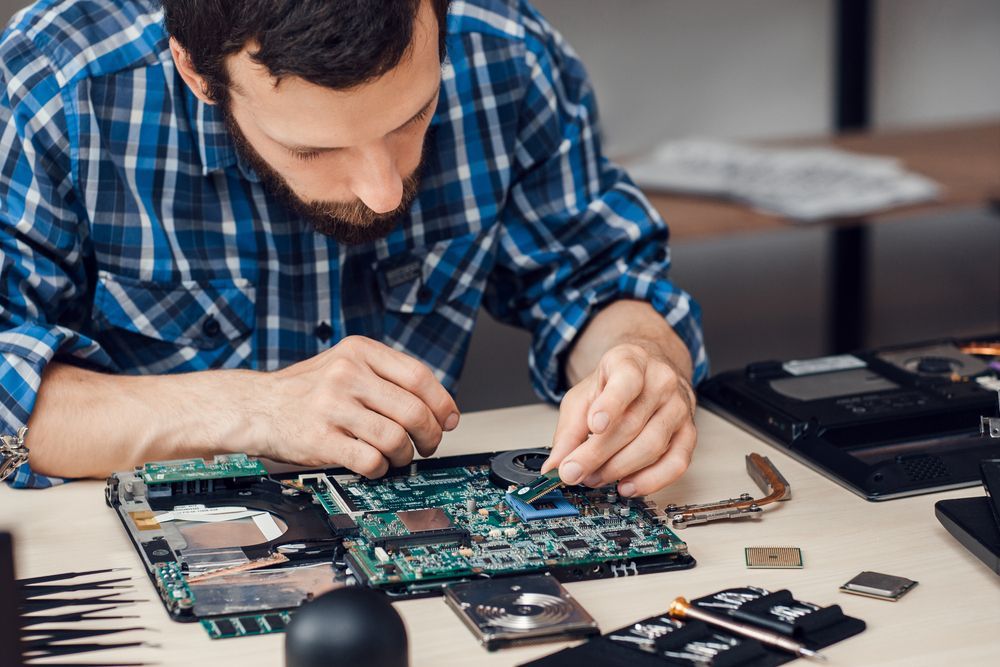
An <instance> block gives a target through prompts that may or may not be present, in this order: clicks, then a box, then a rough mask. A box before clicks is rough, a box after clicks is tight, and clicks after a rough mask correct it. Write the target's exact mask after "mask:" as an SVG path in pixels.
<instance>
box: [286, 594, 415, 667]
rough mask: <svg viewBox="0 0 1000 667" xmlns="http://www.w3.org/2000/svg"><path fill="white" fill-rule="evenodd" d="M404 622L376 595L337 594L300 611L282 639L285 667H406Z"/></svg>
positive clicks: (323, 597)
mask: <svg viewBox="0 0 1000 667" xmlns="http://www.w3.org/2000/svg"><path fill="white" fill-rule="evenodd" d="M407 665H409V653H408V651H407V647H406V628H405V627H404V626H403V619H402V618H400V617H399V614H398V613H397V612H396V610H395V609H393V608H392V605H391V604H390V603H389V601H388V600H387V599H386V598H385V596H383V595H382V594H380V593H376V592H375V591H372V590H368V589H366V588H358V587H350V588H340V589H337V590H335V591H330V592H329V593H325V594H323V595H321V596H320V597H318V598H316V599H315V600H313V601H312V602H309V603H306V604H305V605H303V606H302V607H301V608H300V609H299V610H298V611H296V612H295V614H294V615H293V616H292V621H291V623H289V624H288V630H287V633H286V637H285V667H348V666H350V667H359V666H363V667H407Z"/></svg>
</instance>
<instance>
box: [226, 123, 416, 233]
mask: <svg viewBox="0 0 1000 667" xmlns="http://www.w3.org/2000/svg"><path fill="white" fill-rule="evenodd" d="M229 104H230V103H226V104H225V105H224V106H223V108H222V115H223V121H224V123H225V126H226V129H227V130H228V131H229V136H230V138H231V139H232V142H233V147H234V148H235V149H236V153H237V154H238V155H239V157H240V159H241V160H243V162H244V163H246V164H247V165H249V166H250V167H251V168H252V169H253V170H254V172H255V173H256V174H257V176H258V178H260V182H261V185H262V186H263V187H264V190H265V191H266V192H267V193H268V194H270V195H271V196H273V197H274V198H276V199H277V200H279V201H281V202H282V204H283V205H284V206H285V207H286V208H287V209H289V210H290V211H292V212H293V213H295V214H296V215H297V216H298V217H300V218H302V219H303V220H305V221H306V222H307V223H308V224H309V225H310V226H311V227H312V228H313V230H314V231H315V232H317V233H318V234H322V235H323V236H328V237H330V238H333V239H334V240H336V241H337V242H338V243H342V244H345V245H362V244H365V243H371V242H372V241H375V240H377V239H381V238H385V237H386V236H388V235H389V234H390V233H391V232H392V231H393V230H394V229H395V228H396V227H397V226H399V224H400V223H401V222H402V220H403V219H405V218H406V217H407V215H408V213H409V210H410V207H411V206H412V205H413V201H414V200H415V199H416V197H417V194H419V192H420V176H421V173H422V172H423V167H424V164H425V162H426V159H427V152H428V151H427V147H428V144H429V143H430V140H431V133H430V132H428V134H427V136H426V137H425V138H424V144H423V146H422V149H421V155H420V162H419V164H418V165H417V167H416V168H415V169H414V170H413V172H412V173H410V174H409V175H408V176H406V177H405V178H404V179H403V195H402V198H401V200H400V203H399V206H397V207H396V208H395V209H394V210H392V211H389V212H384V213H376V212H375V211H373V210H372V209H370V208H369V207H368V206H367V205H365V203H364V202H362V201H361V200H360V199H356V200H354V201H351V202H337V201H325V200H305V199H302V198H301V197H299V196H298V195H297V194H295V191H294V190H292V187H291V186H290V185H289V184H288V181H287V180H286V179H285V178H284V177H283V176H282V175H281V174H279V173H278V171H277V170H276V169H274V167H272V166H271V165H270V163H268V162H267V160H265V159H264V158H263V156H261V155H260V153H258V152H257V150H256V149H255V148H254V147H253V145H252V144H251V143H250V141H249V139H247V138H246V135H244V134H243V131H242V130H241V129H240V126H239V123H237V122H236V119H235V118H234V117H233V114H232V110H231V108H230V106H229Z"/></svg>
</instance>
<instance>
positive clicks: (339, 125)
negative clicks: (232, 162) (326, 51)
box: [227, 3, 441, 147]
mask: <svg viewBox="0 0 1000 667" xmlns="http://www.w3.org/2000/svg"><path fill="white" fill-rule="evenodd" d="M424 4H425V6H424V7H422V9H421V13H420V15H419V17H418V20H417V22H416V23H415V26H414V33H413V40H412V43H411V44H410V47H409V48H408V49H407V50H406V52H405V53H404V55H403V58H402V59H401V60H400V62H399V63H397V65H396V66H395V67H394V68H392V69H391V70H389V71H388V72H386V73H385V74H383V75H382V76H379V77H377V78H375V79H373V80H371V81H367V82H364V83H362V84H360V85H357V86H355V87H353V88H349V89H343V90H335V89H332V88H327V87H324V86H320V85H317V84H315V83H312V82H310V81H306V80H305V79H303V78H301V77H297V76H285V77H282V78H281V79H280V80H279V79H277V78H275V77H274V76H273V75H272V74H271V73H270V71H268V69H267V68H266V67H265V66H264V65H262V64H260V63H258V62H256V61H254V59H253V57H252V55H251V54H252V53H253V52H254V50H255V47H256V44H255V43H253V42H251V43H250V44H248V45H247V46H246V47H245V48H244V49H243V50H242V51H240V52H239V53H237V54H235V55H233V56H230V58H229V59H228V61H227V69H228V71H229V80H230V83H231V90H232V97H233V101H234V103H235V104H239V105H240V107H241V109H240V110H241V112H242V113H241V115H242V116H244V117H246V116H249V117H250V118H251V119H252V120H253V122H255V123H256V124H257V126H258V129H260V130H261V131H262V132H263V133H265V134H266V135H267V136H268V137H270V138H271V139H274V140H275V141H278V142H279V143H283V144H286V145H308V146H321V147H346V146H355V145H359V144H363V143H366V142H369V141H372V140H375V139H378V138H381V137H384V136H386V135H387V134H389V133H390V132H392V131H393V130H395V129H397V128H399V127H400V126H402V125H404V124H405V123H406V122H407V121H409V120H410V119H411V118H412V117H413V116H414V115H415V114H416V113H418V112H419V111H420V110H421V109H422V108H423V107H424V105H426V104H427V102H428V100H430V99H431V97H432V96H433V95H434V93H435V91H436V90H437V89H438V87H439V86H440V82H441V58H440V54H439V52H438V29H437V21H436V19H435V18H434V16H433V14H430V15H429V16H428V11H429V10H428V8H427V5H429V3H424Z"/></svg>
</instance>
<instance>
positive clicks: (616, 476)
mask: <svg viewBox="0 0 1000 667" xmlns="http://www.w3.org/2000/svg"><path fill="white" fill-rule="evenodd" d="M685 418H686V408H685V406H684V403H683V401H681V400H673V401H670V402H668V403H667V404H666V405H664V406H662V407H660V408H659V409H658V410H657V411H656V412H655V413H654V414H653V416H652V417H650V419H649V421H648V422H646V425H645V427H644V428H643V429H642V431H641V432H640V433H639V434H638V435H637V436H636V437H635V439H633V440H632V441H631V442H629V443H628V444H627V446H623V447H622V448H620V449H619V450H618V452H617V453H615V454H614V455H613V456H611V457H610V458H608V460H607V461H606V462H605V463H604V464H603V465H601V466H600V467H599V468H598V469H597V470H595V471H594V472H593V473H591V474H590V475H589V476H587V477H586V478H585V479H584V481H583V483H584V484H586V485H587V486H594V487H596V486H604V485H605V484H611V483H612V482H615V481H618V480H620V479H623V478H625V477H627V476H628V475H630V474H632V473H634V472H638V471H639V470H642V469H643V468H645V467H647V466H649V465H652V464H653V463H655V462H656V461H658V460H659V459H660V457H662V456H663V455H664V454H665V453H666V451H667V447H668V446H669V444H670V440H671V437H672V436H673V434H674V432H675V431H677V430H678V428H679V427H680V424H681V422H682V421H683V420H684V419H685Z"/></svg>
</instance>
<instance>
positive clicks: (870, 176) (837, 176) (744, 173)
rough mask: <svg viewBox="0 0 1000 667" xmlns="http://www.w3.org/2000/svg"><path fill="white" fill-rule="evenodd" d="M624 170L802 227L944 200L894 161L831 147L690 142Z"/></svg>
mask: <svg viewBox="0 0 1000 667" xmlns="http://www.w3.org/2000/svg"><path fill="white" fill-rule="evenodd" d="M625 166H626V168H627V169H628V172H629V174H630V175H631V176H632V178H633V180H635V182H636V183H637V184H638V185H639V186H640V187H644V188H648V189H651V190H665V191H670V192H678V193H681V194H695V195H704V196H713V197H721V198H726V199H733V200H736V201H740V202H743V203H746V204H748V205H750V206H753V207H755V208H758V209H760V210H763V211H766V212H769V213H776V214H778V215H783V216H786V217H789V218H792V219H795V220H802V221H812V220H820V219H824V218H836V217H849V216H856V215H863V214H865V213H871V212H874V211H879V210H883V209H886V208H891V207H893V206H900V205H903V204H913V203H917V202H921V201H928V200H932V199H935V198H937V197H938V196H939V195H940V188H939V186H938V185H937V184H936V183H934V182H933V181H931V180H930V179H927V178H925V177H923V176H920V175H918V174H914V173H912V172H908V171H906V170H905V169H904V168H903V167H902V165H900V164H899V162H898V161H897V160H895V159H893V158H886V157H879V156H870V155H857V154H854V153H847V152H845V151H840V150H835V149H831V148H782V149H773V148H755V147H750V146H744V145H740V144H736V143H729V142H723V141H714V140H708V139H683V140H678V141H671V142H668V143H666V144H664V145H662V146H660V147H659V148H657V149H655V150H654V151H653V152H652V153H650V154H649V155H648V156H647V157H645V158H642V159H640V160H637V161H635V162H633V163H630V164H626V165H625Z"/></svg>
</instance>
